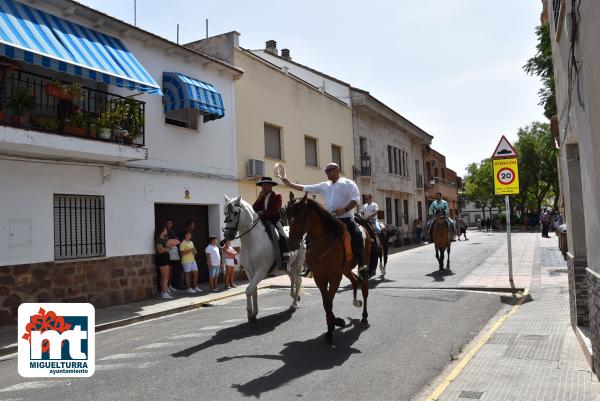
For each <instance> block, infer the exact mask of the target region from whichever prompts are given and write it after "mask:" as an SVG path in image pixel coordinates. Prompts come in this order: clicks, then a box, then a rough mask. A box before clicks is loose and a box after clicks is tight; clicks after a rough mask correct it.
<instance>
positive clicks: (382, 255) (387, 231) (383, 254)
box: [377, 222, 398, 278]
mask: <svg viewBox="0 0 600 401" xmlns="http://www.w3.org/2000/svg"><path fill="white" fill-rule="evenodd" d="M379 227H381V233H380V234H377V236H378V237H379V242H380V243H381V251H380V252H378V256H379V270H380V271H381V278H384V277H385V267H386V266H387V260H388V248H389V242H390V239H391V238H392V237H393V236H395V235H396V234H398V228H397V227H394V226H388V225H387V224H384V223H381V222H379Z"/></svg>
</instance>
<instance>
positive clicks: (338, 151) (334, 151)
mask: <svg viewBox="0 0 600 401" xmlns="http://www.w3.org/2000/svg"><path fill="white" fill-rule="evenodd" d="M331 161H332V162H333V163H336V164H337V165H338V166H340V170H344V168H343V167H342V147H341V146H337V145H331Z"/></svg>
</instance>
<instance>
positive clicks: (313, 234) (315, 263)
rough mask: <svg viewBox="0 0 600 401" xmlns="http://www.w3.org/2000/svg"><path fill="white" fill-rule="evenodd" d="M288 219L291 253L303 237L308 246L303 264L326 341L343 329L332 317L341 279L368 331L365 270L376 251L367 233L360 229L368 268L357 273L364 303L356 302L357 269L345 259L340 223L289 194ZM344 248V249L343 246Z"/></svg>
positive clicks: (339, 320) (311, 203)
mask: <svg viewBox="0 0 600 401" xmlns="http://www.w3.org/2000/svg"><path fill="white" fill-rule="evenodd" d="M287 217H288V220H289V224H290V249H298V247H299V246H300V244H301V242H302V238H303V237H304V235H305V234H306V237H307V241H308V243H309V245H308V248H307V250H306V264H307V265H308V267H309V268H310V270H311V272H312V274H313V276H314V279H315V283H316V284H317V287H319V291H321V297H322V298H323V308H324V309H325V316H326V320H327V333H326V334H325V340H326V341H327V342H329V343H331V342H333V330H334V329H335V326H338V327H344V326H345V325H346V322H345V321H344V319H342V318H339V317H335V315H334V314H333V298H334V297H335V294H336V292H337V290H338V287H339V285H340V281H341V279H342V275H344V276H346V277H347V278H348V279H349V280H350V283H351V284H352V291H353V305H354V306H356V307H358V308H360V307H361V306H362V307H363V312H362V320H361V323H362V326H363V327H365V328H366V327H369V321H368V313H367V298H368V296H369V282H368V280H369V273H368V268H371V267H372V266H373V265H374V266H375V267H376V264H377V256H376V254H375V255H373V253H374V252H376V251H375V249H374V248H373V247H372V246H371V239H370V237H369V234H368V230H367V229H366V228H365V227H362V226H360V230H361V232H362V235H363V241H364V245H365V261H366V262H367V264H366V266H367V268H365V269H362V270H360V271H359V272H358V273H359V275H360V279H361V280H362V281H361V291H362V296H363V301H364V302H361V301H359V300H357V299H356V290H357V288H358V278H357V277H356V275H355V274H354V273H353V272H352V269H353V268H354V267H355V266H356V259H355V258H354V257H353V258H352V260H351V261H348V260H347V259H346V253H345V251H346V248H345V245H344V241H343V239H342V238H343V233H342V230H343V229H342V226H341V225H342V224H343V223H342V222H340V221H339V220H338V219H337V218H335V217H333V215H332V214H331V213H329V212H328V211H327V210H325V209H324V208H323V207H322V206H321V205H320V204H319V203H317V202H316V201H313V200H312V199H307V196H306V195H304V197H302V198H298V199H295V198H294V194H293V193H291V192H290V204H289V206H288V208H287ZM346 246H347V245H346Z"/></svg>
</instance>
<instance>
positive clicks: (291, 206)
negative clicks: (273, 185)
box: [286, 191, 308, 251]
mask: <svg viewBox="0 0 600 401" xmlns="http://www.w3.org/2000/svg"><path fill="white" fill-rule="evenodd" d="M307 195H308V194H305V195H304V196H303V197H302V198H295V197H294V194H293V193H292V192H291V191H290V201H289V202H288V205H287V207H286V216H287V218H288V223H289V225H290V240H289V246H290V250H292V251H295V250H297V249H298V248H300V244H301V242H302V238H303V237H304V234H306V230H307V220H308V205H307V201H306V198H307Z"/></svg>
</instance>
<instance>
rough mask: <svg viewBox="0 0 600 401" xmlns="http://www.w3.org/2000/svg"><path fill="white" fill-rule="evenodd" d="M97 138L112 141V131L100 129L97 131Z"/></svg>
mask: <svg viewBox="0 0 600 401" xmlns="http://www.w3.org/2000/svg"><path fill="white" fill-rule="evenodd" d="M98 138H100V139H107V140H108V139H112V131H111V129H110V128H100V129H99V130H98Z"/></svg>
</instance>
